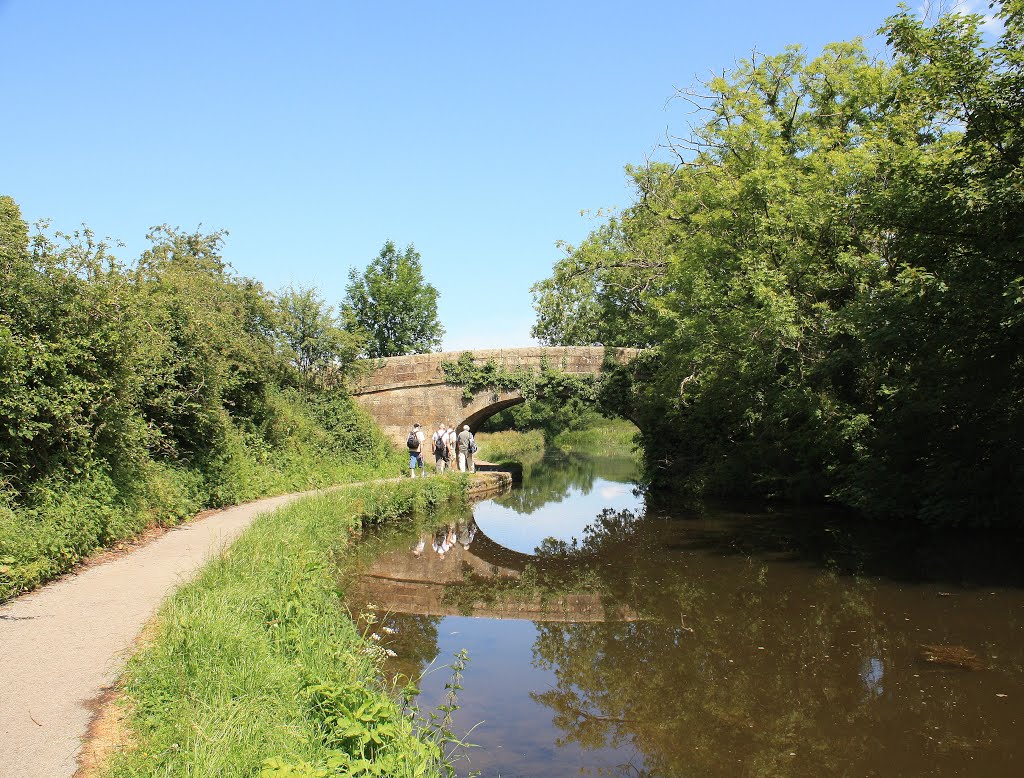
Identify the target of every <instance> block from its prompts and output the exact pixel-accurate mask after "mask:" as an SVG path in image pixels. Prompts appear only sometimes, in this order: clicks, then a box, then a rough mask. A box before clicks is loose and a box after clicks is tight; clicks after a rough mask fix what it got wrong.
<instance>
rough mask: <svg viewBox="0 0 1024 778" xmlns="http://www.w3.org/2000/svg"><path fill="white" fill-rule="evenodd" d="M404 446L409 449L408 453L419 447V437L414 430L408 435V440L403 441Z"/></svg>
mask: <svg viewBox="0 0 1024 778" xmlns="http://www.w3.org/2000/svg"><path fill="white" fill-rule="evenodd" d="M405 445H406V446H408V447H409V450H410V451H415V450H416V449H418V448H419V447H420V436H419V435H417V434H416V430H413V431H412V432H410V433H409V439H408V440H407V441H405Z"/></svg>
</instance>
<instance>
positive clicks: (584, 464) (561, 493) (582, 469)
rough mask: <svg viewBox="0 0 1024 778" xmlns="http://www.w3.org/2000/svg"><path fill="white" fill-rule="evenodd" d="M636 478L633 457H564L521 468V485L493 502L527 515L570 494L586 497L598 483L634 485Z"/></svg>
mask: <svg viewBox="0 0 1024 778" xmlns="http://www.w3.org/2000/svg"><path fill="white" fill-rule="evenodd" d="M637 474H638V469H637V461H636V459H634V458H633V457H602V456H584V455H582V454H574V453H566V454H556V455H550V456H547V457H545V458H544V459H541V460H538V461H537V462H534V463H531V464H524V466H523V485H522V486H521V487H519V488H516V489H513V490H512V491H511V492H509V493H508V494H504V495H502V496H500V497H496V498H495V500H494V501H495V502H496V503H498V504H499V505H504V506H506V507H508V508H511V509H513V510H515V511H517V512H519V513H522V514H525V515H529V514H531V513H533V512H534V511H536V510H538V509H539V508H541V507H543V506H545V505H548V504H550V503H560V502H562V501H563V500H565V499H566V498H568V497H569V495H570V494H571V493H572V492H573V491H580V492H582V493H583V494H589V493H590V492H591V490H593V488H594V482H595V481H596V480H597V479H599V478H600V479H603V480H605V481H614V482H615V483H634V482H635V481H636V478H637Z"/></svg>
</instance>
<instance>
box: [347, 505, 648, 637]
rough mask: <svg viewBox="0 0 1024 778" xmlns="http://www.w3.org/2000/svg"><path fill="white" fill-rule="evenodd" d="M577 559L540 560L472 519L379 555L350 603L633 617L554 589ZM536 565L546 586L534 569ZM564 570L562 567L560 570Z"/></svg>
mask: <svg viewBox="0 0 1024 778" xmlns="http://www.w3.org/2000/svg"><path fill="white" fill-rule="evenodd" d="M578 566H579V560H578V559H576V560H575V561H574V562H572V563H569V562H568V561H566V562H562V561H561V560H557V559H544V560H540V559H539V558H538V557H535V556H532V555H530V554H524V553H521V552H519V551H514V550H512V549H509V548H506V547H505V546H502V545H500V544H498V543H496V542H494V541H493V540H491V538H489V537H487V535H486V534H484V533H483V532H482V531H481V530H480V529H479V527H477V526H476V522H475V521H474V520H473V518H472V517H470V518H469V519H468V521H460V522H456V523H455V524H451V525H447V526H446V527H443V528H441V529H439V530H438V531H437V532H435V533H423V534H421V535H420V536H419V538H418V540H417V542H415V543H414V544H413V546H412V548H411V549H409V550H404V551H392V552H389V553H387V554H384V555H383V556H380V557H378V558H377V559H376V560H375V561H374V562H373V563H372V564H371V565H370V567H369V568H368V569H366V570H365V571H363V574H362V575H361V576H360V577H359V578H358V579H357V580H356V581H355V582H354V583H353V584H352V586H351V587H350V588H349V594H348V600H349V602H350V603H365V604H371V605H373V606H374V609H376V610H378V611H381V612H387V613H404V614H411V615H418V616H476V617H482V618H492V619H527V620H530V621H536V622H569V623H580V622H587V623H595V622H605V621H636V620H637V619H638V618H639V617H638V616H637V614H636V612H635V611H633V610H632V609H631V608H629V607H627V606H625V605H623V604H621V603H616V602H608V601H606V600H605V598H602V596H601V594H600V593H597V592H593V591H585V592H572V591H558V586H557V585H554V586H553V585H552V582H554V581H558V580H559V579H560V578H561V577H562V576H561V575H560V573H563V572H564V573H566V574H567V576H568V577H570V578H571V573H572V572H573V571H576V570H577V569H578ZM540 567H542V568H543V576H542V577H543V580H544V581H545V585H539V582H538V576H537V574H536V573H537V571H538V568H540ZM561 567H565V570H564V571H563V570H560V568H561Z"/></svg>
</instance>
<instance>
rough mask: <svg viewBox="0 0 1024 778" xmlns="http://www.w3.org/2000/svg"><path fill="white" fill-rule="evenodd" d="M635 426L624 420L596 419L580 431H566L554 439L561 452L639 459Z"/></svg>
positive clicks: (555, 445)
mask: <svg viewBox="0 0 1024 778" xmlns="http://www.w3.org/2000/svg"><path fill="white" fill-rule="evenodd" d="M636 434H637V428H636V426H635V425H634V424H633V423H632V422H629V421H626V420H625V419H606V418H601V417H598V418H597V419H596V420H594V421H593V422H592V423H591V424H589V425H587V426H586V427H584V428H583V429H580V430H566V431H565V432H562V433H559V434H558V435H557V436H556V437H555V439H554V447H555V448H557V449H560V450H561V451H577V452H582V453H590V454H599V455H601V456H613V457H625V456H635V457H639V455H640V454H639V450H638V448H637V444H636Z"/></svg>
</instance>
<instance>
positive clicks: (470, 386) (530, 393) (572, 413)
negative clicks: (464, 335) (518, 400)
mask: <svg viewBox="0 0 1024 778" xmlns="http://www.w3.org/2000/svg"><path fill="white" fill-rule="evenodd" d="M441 370H442V372H443V373H444V379H445V382H446V383H449V384H455V385H459V386H462V397H463V399H464V400H466V401H467V402H468V401H470V400H472V399H473V397H474V396H476V395H477V394H478V393H479V392H483V391H490V392H512V391H517V392H519V393H520V394H521V395H522V396H523V398H524V401H525V402H524V405H522V406H517V407H515V408H512V409H511V410H509V411H505V412H503V413H504V414H505V415H501V416H500V417H499V418H498V419H497V420H496V421H495V422H494V423H493V425H492V426H491V427H489V428H488V429H490V430H492V431H494V430H501V429H508V428H509V427H511V428H513V429H540V430H542V431H543V433H544V437H545V439H548V440H550V439H552V438H554V437H555V435H557V434H558V433H559V432H561V431H563V430H566V429H582V428H583V427H584V426H586V424H587V423H588V422H590V421H592V420H593V419H594V418H595V416H596V413H595V411H594V404H595V401H596V398H597V396H598V387H599V385H600V378H599V377H597V376H593V375H580V376H576V375H569V374H568V373H563V372H561V371H559V370H557V369H554V368H552V367H551V365H549V364H548V363H547V362H546V361H544V362H542V364H541V368H540V370H531V369H529V368H516V369H514V370H509V369H507V368H505V367H502V366H501V365H499V364H498V363H497V362H495V361H494V360H493V359H488V360H487V361H485V362H484V363H483V364H477V361H476V360H475V359H474V357H473V353H472V352H471V351H464V352H463V353H462V354H460V355H459V358H458V360H457V361H455V362H451V361H443V362H442V363H441ZM492 418H493V417H492Z"/></svg>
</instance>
